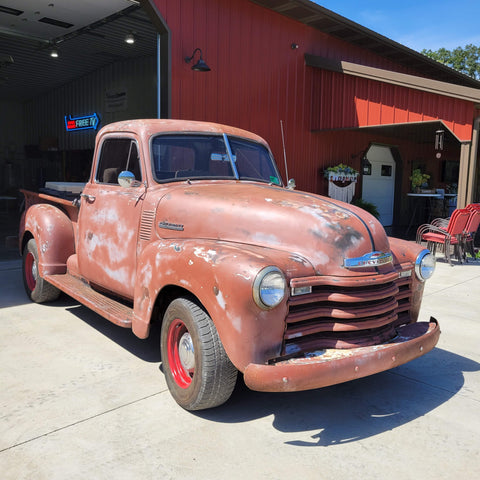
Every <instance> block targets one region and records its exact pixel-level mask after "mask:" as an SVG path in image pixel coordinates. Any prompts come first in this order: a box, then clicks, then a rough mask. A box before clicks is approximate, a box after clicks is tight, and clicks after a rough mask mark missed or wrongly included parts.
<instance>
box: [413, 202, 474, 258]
mask: <svg viewBox="0 0 480 480" xmlns="http://www.w3.org/2000/svg"><path fill="white" fill-rule="evenodd" d="M470 215H471V212H470V210H467V209H466V208H457V209H456V210H454V211H453V213H452V216H451V217H450V219H449V220H448V224H447V225H446V227H440V226H437V225H432V224H424V225H420V227H418V230H417V243H421V242H422V241H425V242H427V248H428V249H429V250H431V251H432V252H433V253H435V252H436V249H437V245H442V246H443V249H444V250H443V251H444V253H445V258H446V259H447V261H448V263H449V264H450V265H452V259H451V257H450V247H451V246H453V247H454V251H455V256H456V257H457V260H458V261H459V262H460V263H462V261H463V258H464V254H463V251H462V239H463V236H464V233H465V228H466V226H467V222H468V220H469V218H470Z"/></svg>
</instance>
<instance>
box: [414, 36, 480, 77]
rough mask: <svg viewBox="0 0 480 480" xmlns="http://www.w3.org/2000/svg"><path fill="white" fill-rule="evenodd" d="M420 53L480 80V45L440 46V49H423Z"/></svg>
mask: <svg viewBox="0 0 480 480" xmlns="http://www.w3.org/2000/svg"><path fill="white" fill-rule="evenodd" d="M420 53H422V54H423V55H426V56H427V57H430V58H432V59H433V60H436V61H437V62H440V63H443V64H444V65H447V66H448V67H451V68H453V69H455V70H458V71H459V72H462V73H464V74H465V75H468V76H469V77H472V78H475V79H476V80H480V63H479V62H480V47H477V46H475V45H472V44H469V45H466V46H465V47H457V48H454V49H453V50H447V49H446V48H439V49H438V50H430V49H428V50H427V49H423V50H422V51H421V52H420Z"/></svg>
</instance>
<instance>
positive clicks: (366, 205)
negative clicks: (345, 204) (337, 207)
mask: <svg viewBox="0 0 480 480" xmlns="http://www.w3.org/2000/svg"><path fill="white" fill-rule="evenodd" d="M352 205H355V206H356V207H360V208H363V209H364V210H366V211H367V212H368V213H371V214H372V215H373V216H374V217H375V218H380V213H379V212H378V208H377V206H376V205H375V204H374V203H371V202H367V201H365V200H364V199H363V198H355V199H354V200H352Z"/></svg>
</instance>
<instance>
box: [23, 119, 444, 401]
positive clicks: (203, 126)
mask: <svg viewBox="0 0 480 480" xmlns="http://www.w3.org/2000/svg"><path fill="white" fill-rule="evenodd" d="M23 192H24V195H25V199H26V201H25V205H26V208H25V212H24V213H23V215H22V219H21V223H20V233H19V247H20V251H21V253H22V256H23V280H24V286H25V290H26V292H27V294H28V296H29V297H30V299H31V300H32V301H34V302H48V301H53V300H55V299H56V298H57V297H58V296H59V294H60V292H61V291H63V292H65V293H66V294H68V295H69V296H71V297H73V298H74V299H76V300H77V301H79V302H80V303H82V304H84V305H86V306H87V307H89V308H91V309H92V310H94V311H95V312H97V313H98V314H99V315H101V316H103V317H105V318H106V319H107V320H110V321H112V322H114V323H115V324H117V325H119V326H121V327H125V328H131V329H132V330H133V333H134V334H135V335H136V336H138V337H139V338H142V339H143V338H146V337H148V335H149V333H150V331H151V326H152V324H153V323H154V322H160V324H161V326H159V328H158V329H152V331H153V330H154V331H158V332H160V333H159V336H160V338H159V341H160V350H161V361H162V369H163V372H164V375H165V378H166V382H167V385H168V387H169V390H170V392H171V394H172V396H173V397H174V399H175V400H176V402H177V403H178V404H179V405H180V406H181V407H183V408H184V409H186V410H200V409H205V408H211V407H215V406H218V405H221V404H222V403H224V402H225V401H226V400H227V399H228V398H229V397H230V396H231V394H232V392H233V389H234V387H235V384H236V379H237V375H238V372H240V373H241V374H243V380H244V382H245V384H246V385H247V386H248V387H249V388H250V389H252V390H258V391H265V392H285V391H299V390H307V389H315V388H320V387H324V386H328V385H334V384H337V383H341V382H345V381H349V380H353V379H357V378H361V377H364V376H367V375H371V374H374V373H377V372H381V371H385V370H387V369H390V368H393V367H396V366H398V365H401V364H404V363H406V362H408V361H410V360H413V359H415V358H417V357H420V356H421V355H423V354H425V353H427V352H428V351H430V350H431V349H433V348H434V346H435V345H436V343H437V341H438V338H439V335H440V329H439V326H438V323H437V321H436V320H435V319H434V318H430V319H429V320H428V321H424V322H417V319H418V316H419V310H420V303H421V300H422V294H423V288H424V282H425V281H426V280H427V279H428V278H429V277H430V276H431V275H432V273H433V271H434V268H435V259H434V256H433V255H432V254H431V253H430V252H429V251H428V250H426V249H424V248H423V247H422V246H421V245H417V244H416V243H413V242H407V241H403V240H400V239H396V238H389V237H387V235H386V234H385V231H384V229H383V227H382V226H381V224H380V223H379V222H378V221H377V220H376V219H375V218H374V217H373V216H371V215H370V214H368V213H367V212H366V211H364V210H362V209H360V208H358V207H354V206H352V205H350V204H346V203H342V202H339V201H336V200H333V199H331V198H327V197H323V196H319V195H315V194H312V193H308V192H301V191H296V190H294V189H292V188H287V187H285V186H284V184H283V181H282V179H281V177H280V174H279V171H278V168H277V166H276V164H275V162H274V159H273V155H272V153H271V150H270V148H269V146H268V144H267V143H266V141H265V140H263V139H262V138H260V137H259V136H257V135H254V134H252V133H250V132H247V131H244V130H240V129H237V128H233V127H229V126H224V125H218V124H213V123H205V122H193V121H181V120H161V119H152V120H132V121H124V122H117V123H112V124H110V125H107V126H105V127H104V128H102V129H101V130H100V131H99V132H98V134H97V138H96V143H95V153H94V159H93V164H92V169H91V174H90V178H89V180H88V182H87V183H86V184H85V186H84V187H83V190H81V193H80V195H79V197H77V198H73V200H72V199H66V198H57V197H56V196H55V195H50V194H48V193H36V192H30V191H23Z"/></svg>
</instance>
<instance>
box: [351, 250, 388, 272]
mask: <svg viewBox="0 0 480 480" xmlns="http://www.w3.org/2000/svg"><path fill="white" fill-rule="evenodd" d="M392 262H393V256H392V254H391V253H385V252H370V253H366V254H365V255H363V256H362V257H356V258H345V259H344V260H343V266H344V267H345V268H364V267H379V266H380V265H385V264H387V263H392Z"/></svg>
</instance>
